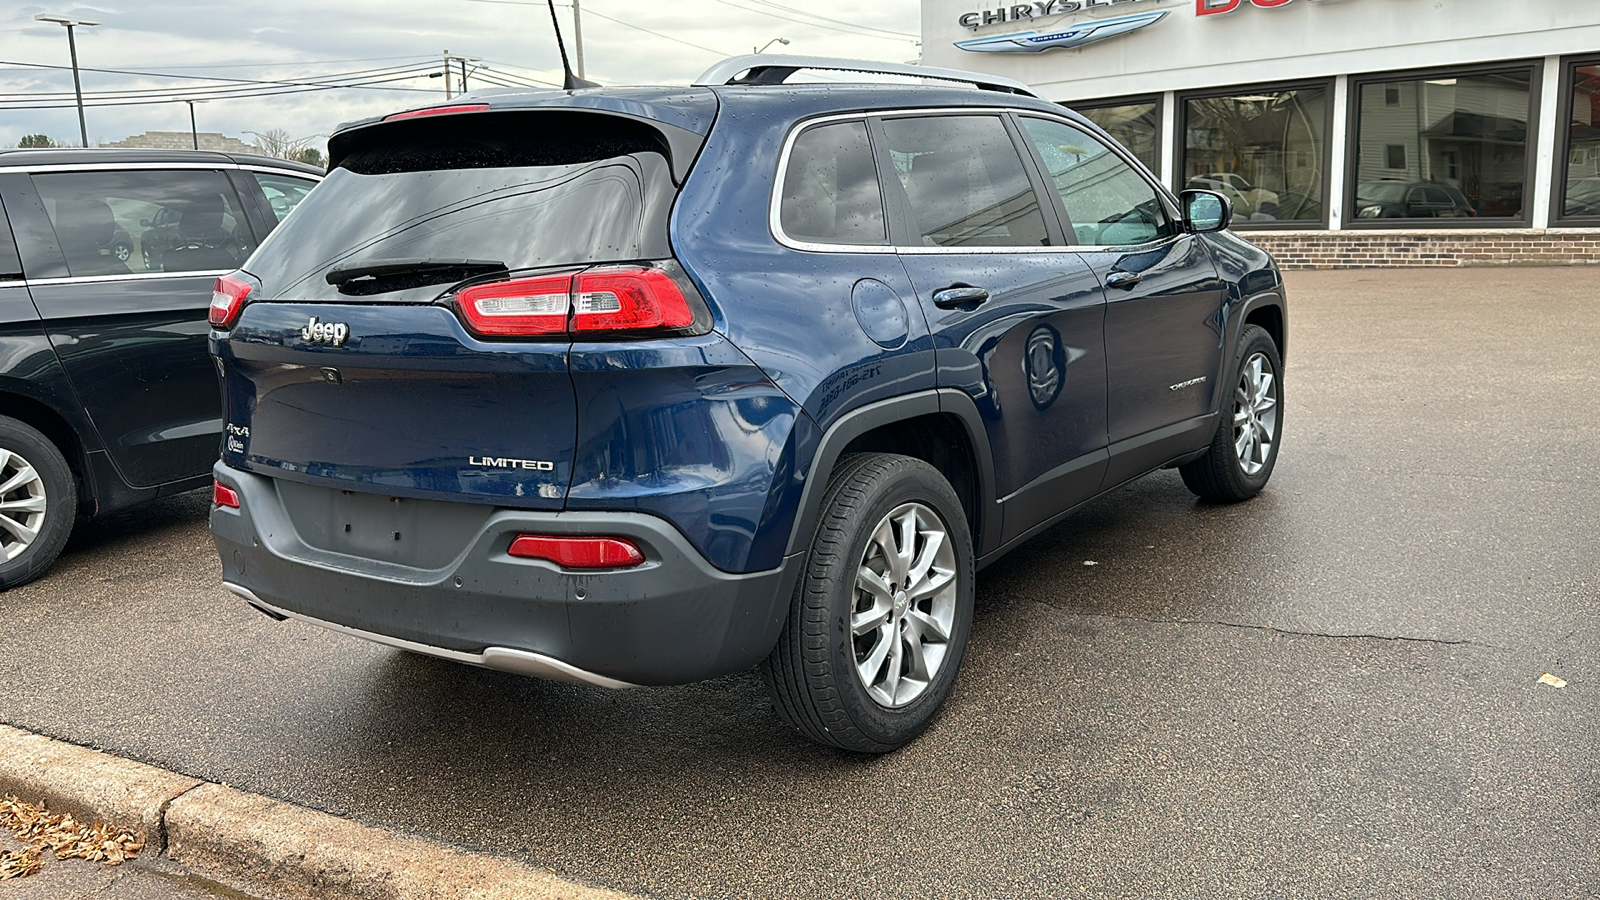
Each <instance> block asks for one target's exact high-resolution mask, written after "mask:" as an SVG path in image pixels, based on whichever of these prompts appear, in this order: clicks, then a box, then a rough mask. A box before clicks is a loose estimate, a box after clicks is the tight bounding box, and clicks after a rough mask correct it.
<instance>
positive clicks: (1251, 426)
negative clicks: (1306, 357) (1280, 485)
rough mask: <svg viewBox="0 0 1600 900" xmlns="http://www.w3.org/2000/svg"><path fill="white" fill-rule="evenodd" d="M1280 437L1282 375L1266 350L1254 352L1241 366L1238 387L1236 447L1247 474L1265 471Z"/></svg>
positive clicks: (1234, 411) (1234, 423) (1235, 427)
mask: <svg viewBox="0 0 1600 900" xmlns="http://www.w3.org/2000/svg"><path fill="white" fill-rule="evenodd" d="M1277 437H1278V379H1277V377H1276V376H1275V375H1274V374H1273V372H1272V364H1271V362H1269V361H1268V360H1267V357H1266V354H1264V353H1254V354H1251V356H1250V358H1249V359H1247V360H1245V361H1244V365H1243V366H1241V367H1240V369H1239V385H1238V387H1237V388H1236V389H1235V390H1234V407H1233V449H1234V452H1235V454H1236V455H1237V456H1238V458H1239V468H1240V469H1242V470H1243V471H1244V474H1246V475H1255V474H1256V473H1258V472H1260V471H1261V469H1262V467H1263V466H1265V465H1266V464H1267V460H1269V459H1271V458H1272V442H1273V441H1275V440H1277Z"/></svg>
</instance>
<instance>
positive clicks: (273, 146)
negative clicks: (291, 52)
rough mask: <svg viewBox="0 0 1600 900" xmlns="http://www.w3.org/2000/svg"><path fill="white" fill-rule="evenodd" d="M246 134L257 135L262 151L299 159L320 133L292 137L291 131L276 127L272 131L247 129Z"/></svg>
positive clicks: (257, 142)
mask: <svg viewBox="0 0 1600 900" xmlns="http://www.w3.org/2000/svg"><path fill="white" fill-rule="evenodd" d="M245 134H251V135H255V138H256V146H258V147H260V148H261V152H262V153H265V154H266V155H268V156H276V157H278V158H279V159H299V158H300V157H301V156H302V155H303V154H304V153H305V151H306V149H307V148H308V146H309V145H310V144H311V142H312V141H313V140H315V139H316V138H317V137H318V135H312V136H310V137H303V138H297V137H290V136H289V132H287V131H284V130H283V129H282V128H274V129H272V130H271V131H246V132H245Z"/></svg>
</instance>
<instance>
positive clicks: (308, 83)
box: [0, 59, 421, 90]
mask: <svg viewBox="0 0 1600 900" xmlns="http://www.w3.org/2000/svg"><path fill="white" fill-rule="evenodd" d="M0 66H13V67H17V68H26V69H55V70H59V71H70V70H71V68H72V67H71V66H57V65H49V64H46V63H29V62H21V61H18V60H8V59H0ZM417 68H421V66H420V65H418V66H381V67H379V68H375V69H358V70H356V71H354V72H338V73H335V74H333V75H323V76H318V77H316V78H312V79H309V80H305V81H267V80H263V79H257V78H226V77H223V76H206V75H174V74H171V73H168V72H144V71H139V70H135V69H91V68H87V67H82V66H80V67H79V71H82V72H99V73H103V74H108V75H135V76H138V77H141V78H174V79H180V80H183V81H210V82H218V81H224V82H228V83H230V84H261V85H275V86H284V87H316V86H320V85H323V84H326V83H327V82H328V81H330V80H332V79H337V78H356V77H361V76H365V75H376V74H387V73H393V72H395V71H401V70H406V71H409V70H411V69H417ZM200 90H204V88H200Z"/></svg>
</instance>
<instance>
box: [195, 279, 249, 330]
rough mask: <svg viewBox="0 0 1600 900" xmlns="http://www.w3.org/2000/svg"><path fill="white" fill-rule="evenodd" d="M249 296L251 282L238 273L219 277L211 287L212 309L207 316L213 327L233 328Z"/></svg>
mask: <svg viewBox="0 0 1600 900" xmlns="http://www.w3.org/2000/svg"><path fill="white" fill-rule="evenodd" d="M248 296H250V282H248V281H245V280H244V279H243V278H240V277H239V276H238V274H237V273H235V274H233V275H224V276H222V277H221V278H218V279H217V281H216V284H214V285H212V287H211V310H210V312H209V313H208V314H207V316H206V318H207V319H209V320H210V322H211V327H212V328H216V329H218V330H221V331H226V330H228V329H229V328H232V327H233V323H234V320H235V319H238V318H239V310H241V309H244V298H246V297H248Z"/></svg>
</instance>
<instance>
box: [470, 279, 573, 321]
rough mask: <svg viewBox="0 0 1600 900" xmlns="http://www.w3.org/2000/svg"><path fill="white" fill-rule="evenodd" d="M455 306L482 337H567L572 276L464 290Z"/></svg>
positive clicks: (516, 280)
mask: <svg viewBox="0 0 1600 900" xmlns="http://www.w3.org/2000/svg"><path fill="white" fill-rule="evenodd" d="M456 305H457V306H458V307H460V309H461V314H462V315H463V316H465V317H466V320H467V325H468V326H470V327H471V328H472V330H473V331H476V332H477V333H479V334H485V335H511V334H530V335H532V334H565V333H566V331H567V315H568V313H569V312H570V311H571V309H572V276H571V275H553V276H544V277H542V278H518V279H515V280H513V281H497V282H494V283H493V284H480V285H476V286H474V287H469V288H465V289H463V290H462V291H461V292H460V293H458V294H456Z"/></svg>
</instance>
